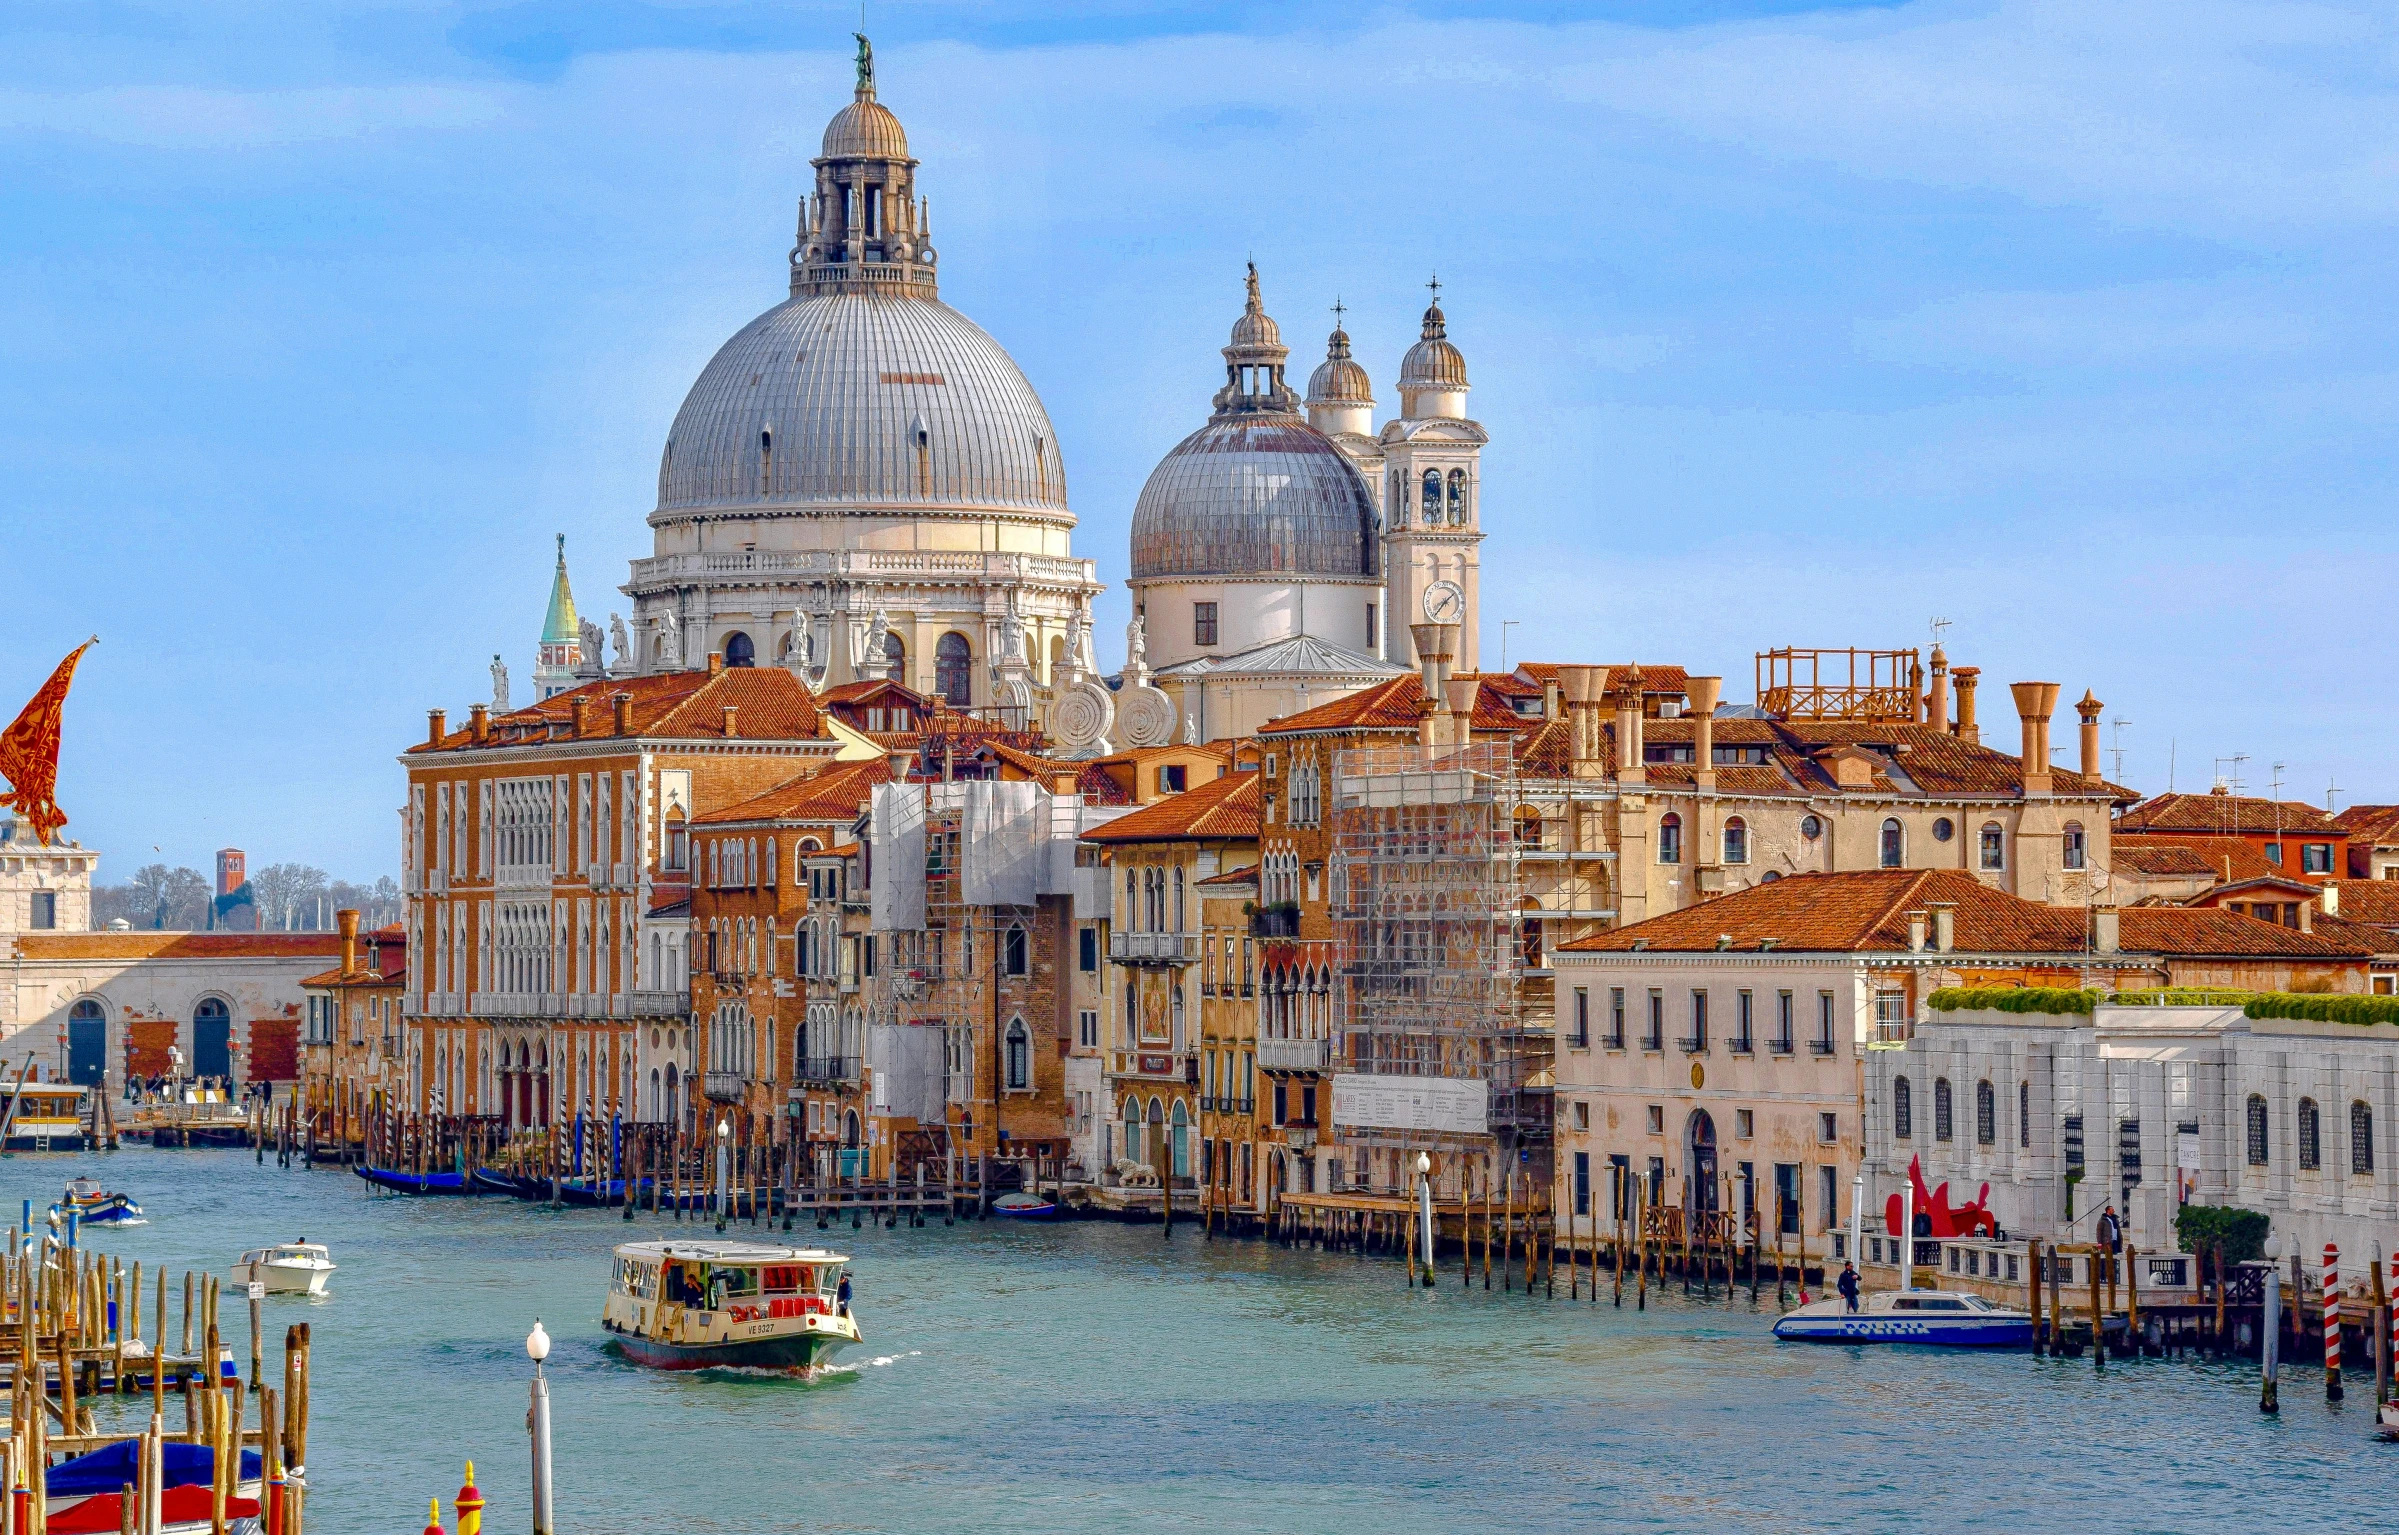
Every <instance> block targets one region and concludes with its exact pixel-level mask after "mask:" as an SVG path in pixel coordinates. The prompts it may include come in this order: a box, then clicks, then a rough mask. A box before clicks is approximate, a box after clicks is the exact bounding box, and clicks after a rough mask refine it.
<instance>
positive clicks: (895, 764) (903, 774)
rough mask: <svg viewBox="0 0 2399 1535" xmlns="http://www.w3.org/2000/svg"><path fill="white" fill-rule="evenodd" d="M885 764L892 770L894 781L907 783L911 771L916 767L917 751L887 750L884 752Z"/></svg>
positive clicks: (892, 779)
mask: <svg viewBox="0 0 2399 1535" xmlns="http://www.w3.org/2000/svg"><path fill="white" fill-rule="evenodd" d="M884 766H885V767H886V768H888V769H889V770H890V773H891V781H892V782H893V783H906V782H907V781H908V775H909V773H910V772H912V771H913V770H914V769H915V767H916V753H914V752H911V751H893V752H886V753H884Z"/></svg>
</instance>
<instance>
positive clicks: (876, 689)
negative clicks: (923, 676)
mask: <svg viewBox="0 0 2399 1535" xmlns="http://www.w3.org/2000/svg"><path fill="white" fill-rule="evenodd" d="M895 693H896V694H898V695H899V697H900V700H901V701H902V702H903V703H908V704H912V705H914V706H915V707H917V708H919V709H926V710H930V709H931V707H932V706H931V704H930V703H929V702H928V701H927V700H926V698H925V695H924V694H922V693H919V692H917V691H916V690H915V689H914V688H911V687H909V686H907V685H906V684H904V683H898V682H894V681H892V680H891V679H890V678H888V677H868V678H865V679H863V680H861V681H858V682H842V683H836V684H835V685H833V686H832V687H829V688H826V689H825V690H824V691H822V692H820V693H818V694H817V695H816V701H817V702H818V703H820V704H858V703H864V702H866V701H867V700H868V699H872V698H888V697H890V696H891V695H893V694H895Z"/></svg>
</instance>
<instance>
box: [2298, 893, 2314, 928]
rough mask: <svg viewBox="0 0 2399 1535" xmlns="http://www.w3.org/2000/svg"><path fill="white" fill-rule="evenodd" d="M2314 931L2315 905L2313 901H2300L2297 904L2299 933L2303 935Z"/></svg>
mask: <svg viewBox="0 0 2399 1535" xmlns="http://www.w3.org/2000/svg"><path fill="white" fill-rule="evenodd" d="M2315 930H2316V903H2315V902H2313V901H2301V902H2300V903H2299V931H2301V932H2303V933H2312V932H2314V931H2315Z"/></svg>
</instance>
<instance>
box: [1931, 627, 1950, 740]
mask: <svg viewBox="0 0 2399 1535" xmlns="http://www.w3.org/2000/svg"><path fill="white" fill-rule="evenodd" d="M1925 713H1926V714H1927V715H1929V716H1931V723H1932V727H1933V728H1934V729H1935V730H1949V729H1951V728H1953V727H1952V726H1951V724H1950V721H1949V652H1947V651H1945V650H1943V649H1942V648H1941V647H1940V646H1938V645H1935V646H1934V647H1933V685H1932V696H1931V697H1930V698H1929V699H1928V700H1927V701H1926V707H1925Z"/></svg>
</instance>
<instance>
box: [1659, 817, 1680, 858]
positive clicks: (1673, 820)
mask: <svg viewBox="0 0 2399 1535" xmlns="http://www.w3.org/2000/svg"><path fill="white" fill-rule="evenodd" d="M1682 861H1683V818H1682V817H1681V816H1679V815H1676V814H1675V813H1674V812H1673V811H1671V810H1669V811H1667V812H1666V813H1665V814H1664V815H1662V816H1660V817H1658V862H1660V863H1681V862H1682Z"/></svg>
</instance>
